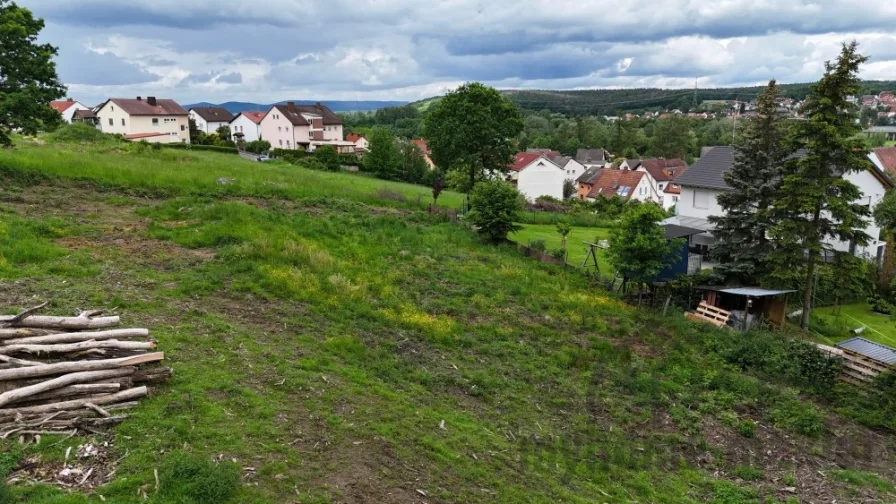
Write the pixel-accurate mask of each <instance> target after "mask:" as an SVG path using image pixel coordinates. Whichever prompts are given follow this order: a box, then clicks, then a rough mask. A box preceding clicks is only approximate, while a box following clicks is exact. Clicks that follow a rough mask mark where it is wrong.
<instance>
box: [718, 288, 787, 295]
mask: <svg viewBox="0 0 896 504" xmlns="http://www.w3.org/2000/svg"><path fill="white" fill-rule="evenodd" d="M713 290H716V291H718V292H724V293H725V294H733V295H735V296H749V297H768V296H780V295H781V294H790V293H791V292H796V291H795V290H770V289H760V288H759V287H732V288H730V289H729V288H722V289H713Z"/></svg>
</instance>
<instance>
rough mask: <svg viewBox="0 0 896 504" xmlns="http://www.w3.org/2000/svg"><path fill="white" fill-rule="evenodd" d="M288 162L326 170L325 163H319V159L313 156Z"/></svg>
mask: <svg viewBox="0 0 896 504" xmlns="http://www.w3.org/2000/svg"><path fill="white" fill-rule="evenodd" d="M290 162H291V163H292V164H294V165H296V166H301V167H302V168H307V169H309V170H319V171H327V165H325V164H323V163H321V161H320V160H319V159H317V158H313V157H306V158H304V159H297V160H295V161H290Z"/></svg>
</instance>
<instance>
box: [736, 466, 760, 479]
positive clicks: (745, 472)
mask: <svg viewBox="0 0 896 504" xmlns="http://www.w3.org/2000/svg"><path fill="white" fill-rule="evenodd" d="M734 475H735V476H737V477H738V478H740V479H742V480H744V481H759V480H761V479H762V469H759V468H758V467H753V466H737V467H736V468H735V469H734Z"/></svg>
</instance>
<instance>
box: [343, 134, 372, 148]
mask: <svg viewBox="0 0 896 504" xmlns="http://www.w3.org/2000/svg"><path fill="white" fill-rule="evenodd" d="M345 141H346V142H351V143H353V144H355V152H366V151H367V149H369V148H370V142H368V141H367V138H365V137H364V135H359V134H357V133H349V134H348V135H345Z"/></svg>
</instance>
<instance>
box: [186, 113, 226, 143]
mask: <svg viewBox="0 0 896 504" xmlns="http://www.w3.org/2000/svg"><path fill="white" fill-rule="evenodd" d="M190 119H192V120H193V121H194V122H195V123H196V128H198V129H199V131H201V132H203V133H214V132H216V131H218V128H220V127H221V126H229V125H230V121H232V120H233V114H231V113H230V111H229V110H227V109H226V108H224V107H195V108H191V109H190ZM227 140H230V139H229V138H228V139H227Z"/></svg>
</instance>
